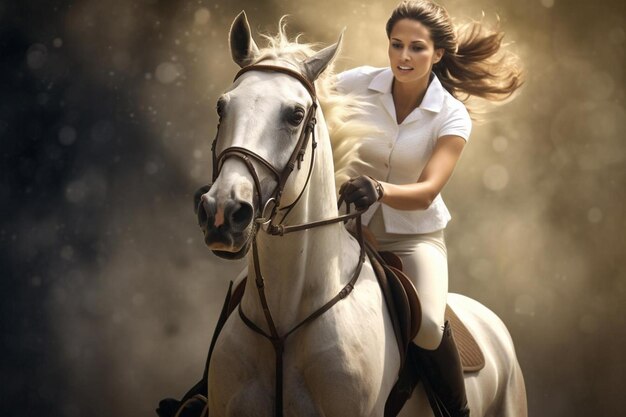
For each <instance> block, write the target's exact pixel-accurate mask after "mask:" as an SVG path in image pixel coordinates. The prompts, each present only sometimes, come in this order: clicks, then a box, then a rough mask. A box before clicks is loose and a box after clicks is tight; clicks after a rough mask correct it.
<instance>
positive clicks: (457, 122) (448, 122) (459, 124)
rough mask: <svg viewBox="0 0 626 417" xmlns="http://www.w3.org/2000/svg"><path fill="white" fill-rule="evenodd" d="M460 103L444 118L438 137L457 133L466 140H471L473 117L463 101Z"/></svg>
mask: <svg viewBox="0 0 626 417" xmlns="http://www.w3.org/2000/svg"><path fill="white" fill-rule="evenodd" d="M458 104H459V105H458V106H455V107H454V109H452V110H451V112H450V113H449V114H448V117H446V119H445V120H444V122H443V124H442V125H441V128H440V129H439V133H438V135H437V139H438V138H440V137H442V136H446V135H456V136H460V137H462V138H463V139H465V141H468V140H469V137H470V133H471V132H472V119H471V118H470V115H469V113H468V112H467V109H466V108H465V106H464V105H463V103H461V102H459V103H458Z"/></svg>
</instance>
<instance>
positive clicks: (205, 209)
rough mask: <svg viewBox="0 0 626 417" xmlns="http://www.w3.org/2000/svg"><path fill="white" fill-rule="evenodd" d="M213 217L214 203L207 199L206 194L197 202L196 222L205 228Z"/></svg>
mask: <svg viewBox="0 0 626 417" xmlns="http://www.w3.org/2000/svg"><path fill="white" fill-rule="evenodd" d="M214 217H215V204H214V203H213V204H212V203H211V201H209V198H208V197H207V196H206V195H203V196H202V197H201V198H200V202H199V204H198V224H199V225H200V227H202V228H203V229H206V228H207V227H208V226H209V224H210V223H211V219H213V218H214Z"/></svg>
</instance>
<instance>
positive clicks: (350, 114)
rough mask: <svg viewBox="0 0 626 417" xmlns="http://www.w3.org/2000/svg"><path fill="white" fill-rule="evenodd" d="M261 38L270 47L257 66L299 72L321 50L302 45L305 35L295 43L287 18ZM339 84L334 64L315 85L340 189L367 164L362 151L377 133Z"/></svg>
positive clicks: (359, 102) (362, 106)
mask: <svg viewBox="0 0 626 417" xmlns="http://www.w3.org/2000/svg"><path fill="white" fill-rule="evenodd" d="M261 36H262V37H263V38H264V39H266V40H267V42H268V46H267V47H265V48H263V49H261V50H260V51H259V55H258V58H257V59H256V60H255V61H256V62H261V61H278V62H282V63H285V64H287V65H289V66H293V67H295V69H298V68H300V63H301V62H303V61H304V60H306V59H307V58H309V57H311V56H312V55H314V54H315V52H316V48H317V47H318V45H316V44H313V43H300V42H299V40H300V37H301V34H300V35H297V36H296V37H295V39H293V40H291V39H290V38H289V37H288V35H287V32H286V16H283V17H282V18H281V19H280V21H279V24H278V33H276V35H267V34H262V35H261ZM335 80H336V78H335V70H334V63H333V62H331V63H330V65H329V66H328V67H327V68H326V70H325V71H324V72H323V73H322V74H321V75H320V76H319V78H318V79H317V80H316V81H315V89H316V92H317V98H318V100H319V103H320V106H321V109H322V111H323V113H324V118H325V120H326V125H327V127H328V133H329V136H330V142H331V147H332V149H333V162H334V169H335V185H336V187H337V189H339V186H340V185H341V184H343V182H345V181H346V180H347V179H349V178H350V177H353V176H355V175H357V172H356V171H354V167H355V166H359V165H363V164H365V162H364V161H363V160H362V159H361V158H360V155H359V152H358V150H359V147H360V146H361V145H362V144H363V142H364V141H365V140H367V139H365V138H367V137H368V136H371V134H372V132H373V131H375V130H377V129H376V127H375V126H373V125H371V124H369V123H367V122H366V121H364V118H362V117H358V116H360V115H362V114H363V113H364V111H365V104H364V102H363V101H362V100H360V99H359V97H358V96H355V95H350V94H343V93H340V92H339V91H337V89H336V88H335Z"/></svg>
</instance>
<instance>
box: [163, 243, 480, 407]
mask: <svg viewBox="0 0 626 417" xmlns="http://www.w3.org/2000/svg"><path fill="white" fill-rule="evenodd" d="M365 243H366V250H367V253H368V255H369V258H370V262H371V264H372V267H373V269H374V271H375V273H376V278H377V280H378V283H379V285H380V287H381V291H382V294H383V297H384V299H385V304H386V305H387V309H388V311H389V315H390V318H391V322H392V325H393V329H394V334H395V336H396V342H397V344H398V349H399V352H400V361H401V366H400V372H399V377H398V381H397V382H396V384H395V386H394V387H393V389H392V391H391V393H390V395H389V398H388V399H387V404H386V407H385V417H395V416H396V415H397V414H398V413H399V411H400V410H401V409H402V406H403V405H404V403H405V402H406V401H407V400H408V398H409V397H410V396H411V393H412V392H413V389H414V388H415V386H416V385H417V384H418V383H419V378H420V375H419V370H418V369H417V368H416V367H415V366H414V360H409V359H412V358H410V355H411V349H410V347H411V341H412V340H413V339H414V338H415V336H416V335H417V333H418V331H419V326H420V323H421V305H420V302H419V297H418V294H417V291H416V290H415V286H414V285H413V284H412V283H411V280H410V279H409V278H408V277H407V276H406V274H405V273H404V272H403V271H402V261H401V260H400V258H399V257H398V256H397V255H395V254H393V253H392V252H378V251H377V250H376V249H375V248H374V245H373V244H372V243H371V242H369V241H367V240H366V242H365ZM246 281H247V278H244V279H243V280H242V281H241V282H239V283H238V284H237V286H236V287H234V289H233V282H232V281H231V282H230V285H229V287H228V292H227V294H226V299H225V300H224V305H223V306H222V311H221V314H220V317H219V319H218V321H217V324H216V326H215V332H214V333H213V338H212V340H211V345H210V347H209V352H208V355H207V361H206V366H205V367H204V373H203V376H202V379H201V380H200V381H199V382H198V383H197V384H196V385H194V386H193V387H192V388H191V389H190V390H189V391H188V392H187V393H186V394H185V396H184V397H183V398H182V399H181V400H180V401H178V400H176V399H173V398H166V399H164V400H161V401H160V402H159V407H158V408H157V410H156V412H157V414H158V415H159V417H208V410H207V399H206V397H205V395H206V393H207V392H208V385H207V380H208V368H209V366H208V365H209V363H210V361H211V355H212V353H213V349H214V347H215V343H216V342H217V338H218V336H219V334H220V332H221V330H222V328H223V326H224V324H225V323H226V320H227V319H228V317H229V316H230V315H231V314H232V312H233V311H234V310H235V309H236V308H237V306H238V305H239V303H240V301H241V299H242V297H243V294H244V290H245V286H246ZM445 319H446V320H448V321H449V322H450V325H451V327H452V329H453V332H454V337H455V341H456V343H457V347H458V350H459V354H460V356H461V363H462V365H463V371H464V372H477V371H479V370H481V369H482V368H483V367H484V366H485V358H484V355H483V353H482V351H481V349H480V347H479V346H478V343H476V340H475V339H474V337H473V336H472V334H471V333H470V332H469V330H468V329H467V327H465V325H464V324H463V322H462V321H461V319H459V317H458V316H457V315H456V313H455V312H454V310H452V308H450V306H447V307H446V313H445Z"/></svg>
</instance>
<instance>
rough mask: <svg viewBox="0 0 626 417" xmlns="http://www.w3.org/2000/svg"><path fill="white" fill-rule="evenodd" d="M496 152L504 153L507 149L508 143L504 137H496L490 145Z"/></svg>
mask: <svg viewBox="0 0 626 417" xmlns="http://www.w3.org/2000/svg"><path fill="white" fill-rule="evenodd" d="M491 145H492V146H493V150H494V151H496V152H500V153H502V152H504V151H506V148H508V147H509V141H508V140H507V138H505V137H504V136H496V137H495V138H494V139H493V142H492V144H491Z"/></svg>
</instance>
